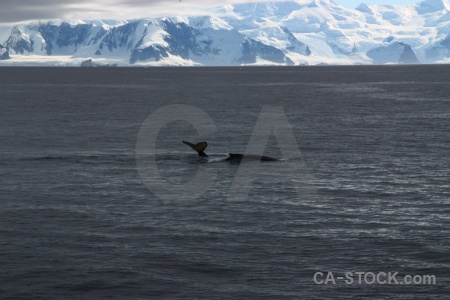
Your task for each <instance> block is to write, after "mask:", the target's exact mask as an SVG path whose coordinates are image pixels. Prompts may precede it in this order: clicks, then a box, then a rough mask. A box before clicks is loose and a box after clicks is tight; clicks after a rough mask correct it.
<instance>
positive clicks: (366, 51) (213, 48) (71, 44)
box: [0, 0, 450, 66]
mask: <svg viewBox="0 0 450 300" xmlns="http://www.w3.org/2000/svg"><path fill="white" fill-rule="evenodd" d="M447 1H448V0H424V1H421V2H419V3H414V4H409V5H368V4H364V3H362V4H360V5H359V6H358V7H356V8H355V9H349V8H345V7H343V6H341V5H340V4H338V3H336V2H334V1H333V0H296V1H276V2H249V3H241V4H234V5H233V4H229V5H222V6H220V7H215V8H210V9H208V10H207V12H208V13H207V15H198V16H161V17H158V18H144V19H132V20H76V21H74V20H46V21H28V22H21V23H15V24H8V23H4V24H0V66H2V65H3V66H4V65H58V66H78V65H80V64H81V62H83V61H86V60H88V59H92V60H93V61H94V62H95V63H96V64H97V65H102V64H103V65H105V64H118V65H119V66H240V65H307V64H308V65H314V64H346V65H348V64H392V63H397V64H415V63H448V62H450V4H449V3H448V2H447Z"/></svg>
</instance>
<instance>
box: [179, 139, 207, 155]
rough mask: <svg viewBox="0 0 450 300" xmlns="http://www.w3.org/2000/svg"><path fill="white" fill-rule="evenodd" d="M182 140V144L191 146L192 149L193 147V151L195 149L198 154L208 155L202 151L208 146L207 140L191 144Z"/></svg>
mask: <svg viewBox="0 0 450 300" xmlns="http://www.w3.org/2000/svg"><path fill="white" fill-rule="evenodd" d="M182 142H183V144H186V145H188V146H189V147H191V148H192V149H194V150H195V151H197V153H198V155H199V156H202V157H208V155H207V154H206V153H205V152H204V151H205V149H206V147H208V143H207V142H205V141H203V142H200V143H198V144H195V145H194V144H192V143H189V142H186V141H182Z"/></svg>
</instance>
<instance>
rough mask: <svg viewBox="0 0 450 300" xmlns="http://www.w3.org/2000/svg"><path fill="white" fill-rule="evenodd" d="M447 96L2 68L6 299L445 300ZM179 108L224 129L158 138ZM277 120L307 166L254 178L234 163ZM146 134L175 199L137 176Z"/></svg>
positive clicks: (398, 69)
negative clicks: (391, 275) (202, 147)
mask: <svg viewBox="0 0 450 300" xmlns="http://www.w3.org/2000/svg"><path fill="white" fill-rule="evenodd" d="M449 83H450V67H449V66H445V65H436V66H429V65H423V66H352V67H344V66H341V67H246V68H238V67H236V68H93V69H89V68H0V178H1V184H0V266H1V272H0V298H1V299H14V298H20V299H53V298H57V299H70V298H73V299H103V298H109V299H182V298H183V299H189V298H192V299H201V298H205V299H327V298H330V297H333V298H335V299H344V298H356V299H363V298H396V299H411V298H416V299H420V298H423V299H448V295H449V294H450V287H449V283H450V261H449V254H448V253H449V246H450V239H449V236H450V183H449V177H450V176H449V175H450V159H449V158H450V135H449V129H450V84H449ZM179 104H183V105H189V106H185V108H186V117H193V116H194V117H195V114H192V111H190V110H195V109H197V111H200V112H204V113H205V115H206V116H208V117H209V118H210V119H211V120H212V122H213V124H214V126H215V131H214V130H212V131H210V132H206V131H202V130H203V129H202V128H203V127H202V126H207V123H208V122H207V120H206V119H204V118H197V119H196V120H195V124H193V122H191V123H189V122H186V121H183V120H181V119H182V118H178V117H179V116H183V114H182V113H181V114H180V113H178V114H177V113H174V114H173V116H172V115H171V114H168V115H165V116H163V118H162V119H161V120H162V123H161V124H163V125H161V126H160V128H157V127H155V128H154V127H152V126H150V127H146V128H145V126H144V124H145V122H146V120H149V119H151V120H154V119H155V118H157V116H160V115H161V114H158V112H161V110H160V109H165V108H166V109H169V110H170V108H171V107H168V106H169V105H179ZM172 107H173V106H172ZM273 107H282V109H283V110H282V112H283V113H281V114H279V115H276V116H275V120H274V124H275V123H276V122H277V120H282V119H283V117H285V120H287V122H288V123H289V124H290V126H291V127H290V131H289V132H290V133H292V134H293V136H294V137H295V142H296V143H295V144H297V145H298V149H299V153H300V154H301V157H297V158H296V159H292V158H288V159H286V158H284V159H283V160H281V161H279V162H267V163H261V164H258V165H257V166H258V168H259V169H257V171H254V172H247V173H245V172H244V173H240V171H242V170H243V169H244V168H245V164H244V163H243V164H239V163H232V162H227V161H224V159H225V158H226V156H227V153H229V152H233V153H244V152H245V151H246V149H247V145H249V143H250V141H251V139H252V138H254V137H255V135H257V134H256V133H255V132H257V130H256V129H257V128H258V126H256V124H258V120H261V118H262V114H261V112H262V111H263V110H264V109H269V110H270V109H273ZM181 112H183V110H181ZM272 117H273V115H272ZM278 117H280V118H281V119H280V118H278ZM170 118H172V121H171V122H164V121H167V120H168V119H170ZM263 120H264V118H263ZM269 123H271V121H265V122H260V124H265V125H267V124H269ZM269 125H270V124H269ZM196 126H197V127H198V128H200V130H197V129H198V128H196ZM143 128H144V129H143ZM153 128H154V130H153ZM268 128H269V129H270V128H271V127H270V126H269V127H268ZM140 132H141V133H142V134H143V135H142V136H141V137H143V139H146V137H148V139H151V137H152V136H153V137H154V139H155V141H154V142H155V147H154V149H150V152H152V151H153V152H152V153H150V154H149V155H148V156H147V158H146V159H147V162H148V161H151V159H153V160H154V168H156V169H155V170H157V171H156V172H153V175H155V174H156V175H158V176H159V177H161V178H163V181H164V182H165V183H166V184H168V185H169V186H171V187H173V189H169V190H166V192H167V193H168V194H169V195H170V196H168V197H161V195H162V193H164V190H163V191H161V190H159V191H157V190H155V189H154V190H152V188H147V186H148V185H150V186H155V184H156V185H157V184H158V181H156V179H155V178H149V177H145V176H140V173H139V167H142V168H143V169H144V170H145V168H148V167H149V166H147V165H145V164H144V165H142V163H141V162H140V161H139V159H137V154H138V153H139V152H140V151H141V150H142V149H138V148H139V147H138V148H137V145H138V144H139V143H138V140H139V139H138V136H139V134H140ZM289 132H288V133H289ZM269 133H270V132H269ZM269 135H270V137H269V139H268V143H266V142H267V140H265V141H264V143H262V144H261V145H260V149H262V150H261V151H263V152H262V153H264V154H265V155H270V156H273V157H277V158H283V157H284V155H283V145H284V144H283V145H280V142H281V143H283V142H284V141H285V140H286V139H284V137H285V136H284V135H280V134H279V133H277V132H276V130H275V131H273V132H272V134H269ZM182 140H187V141H190V142H193V143H196V142H200V141H207V142H208V148H207V149H206V152H207V153H208V154H209V155H210V157H209V158H208V159H205V158H200V157H198V156H197V155H196V153H195V152H194V151H192V149H190V148H188V147H187V146H186V145H184V144H182V143H181V141H182ZM263 140H264V139H263ZM288 140H289V139H288ZM289 141H292V139H290V140H289ZM292 166H297V168H294V169H292V168H291V167H292ZM274 170H278V171H274ZM280 170H286V174H284V173H283V171H281V172H280ZM289 170H291V171H289ZM292 170H293V171H292ZM204 174H215V175H214V176H215V177H214V176H209V175H208V176H205V177H204V178H203V180H202V181H200V182H196V183H195V182H194V178H196V176H202V175H204ZM141 175H142V174H141ZM236 178H237V179H236ZM206 179H208V180H206ZM249 180H250V181H249ZM145 182H147V184H146V183H145ZM155 182H156V183H155ZM233 182H235V183H243V184H244V185H245V186H244V187H245V188H244V191H245V193H243V194H240V197H239V198H237V199H230V197H229V195H230V193H231V191H233V190H234V189H233V184H234V183H233ZM194 183H195V184H194ZM203 184H204V185H203ZM178 186H184V187H187V190H186V191H187V192H186V191H184V192H178V190H177V189H176V187H178ZM299 187H300V188H299ZM302 188H303V189H302ZM202 189H205V192H204V193H203V192H199V191H201V190H202ZM170 193H172V194H170ZM196 193H198V194H199V195H198V197H194V196H196ZM158 195H159V196H158ZM163 196H164V195H163ZM317 272H322V273H324V276H323V277H321V276H319V277H318V278H319V279H323V280H324V279H325V277H326V275H327V272H333V274H334V276H335V277H338V276H344V274H345V273H346V272H353V273H354V274H355V272H373V273H374V274H375V275H376V274H379V272H385V273H388V272H398V277H397V278H398V279H399V281H401V279H402V278H403V276H405V275H411V276H414V275H434V276H435V277H436V284H417V285H406V284H380V283H378V282H375V283H373V284H369V283H367V282H365V281H362V282H361V284H359V283H358V276H356V275H354V276H353V278H354V282H353V284H346V283H345V281H344V280H339V279H335V281H336V284H333V282H331V281H329V282H327V284H317V283H316V282H315V281H314V275H315V274H316V273H317ZM368 278H369V281H370V276H369V277H368ZM392 283H394V282H392Z"/></svg>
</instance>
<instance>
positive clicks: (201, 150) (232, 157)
mask: <svg viewBox="0 0 450 300" xmlns="http://www.w3.org/2000/svg"><path fill="white" fill-rule="evenodd" d="M182 142H183V144H185V145H188V146H189V147H191V148H192V149H194V150H195V151H196V152H197V154H198V155H199V156H201V157H209V155H208V154H206V153H205V149H206V148H207V147H208V143H207V142H205V141H203V142H200V143H197V144H192V143H190V142H186V141H182ZM244 158H245V159H255V160H258V159H259V160H261V161H278V160H279V159H277V158H273V157H270V156H266V155H262V156H261V155H244V154H239V153H228V157H227V158H226V159H225V161H230V162H240V161H241V160H242V159H244Z"/></svg>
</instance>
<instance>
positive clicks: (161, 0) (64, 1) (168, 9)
mask: <svg viewBox="0 0 450 300" xmlns="http://www.w3.org/2000/svg"><path fill="white" fill-rule="evenodd" d="M250 1H252V0H182V2H180V1H179V0H0V23H9V22H19V21H27V20H44V19H63V20H69V19H70V20H72V19H75V20H78V19H132V18H139V17H153V16H155V15H159V16H161V15H189V14H190V13H193V8H206V7H207V6H219V5H223V4H228V3H236V2H250ZM335 1H336V2H338V3H341V4H342V5H344V6H346V7H350V8H355V7H356V6H357V5H358V4H359V3H361V2H364V3H367V4H377V3H381V4H406V3H413V2H418V0H335Z"/></svg>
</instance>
